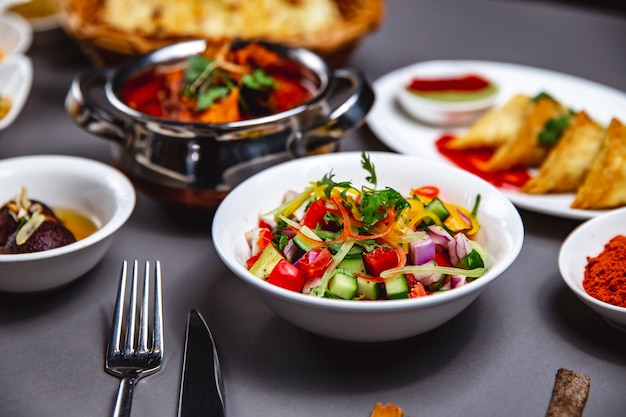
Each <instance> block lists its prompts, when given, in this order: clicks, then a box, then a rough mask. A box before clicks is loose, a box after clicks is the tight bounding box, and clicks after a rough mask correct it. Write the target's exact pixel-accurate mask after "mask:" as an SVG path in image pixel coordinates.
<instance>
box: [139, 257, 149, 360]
mask: <svg viewBox="0 0 626 417" xmlns="http://www.w3.org/2000/svg"><path fill="white" fill-rule="evenodd" d="M149 295H150V262H148V261H146V265H145V270H144V273H143V299H142V303H141V310H140V311H139V320H140V324H139V343H138V346H139V351H140V352H147V351H148V309H149V302H150V297H149Z"/></svg>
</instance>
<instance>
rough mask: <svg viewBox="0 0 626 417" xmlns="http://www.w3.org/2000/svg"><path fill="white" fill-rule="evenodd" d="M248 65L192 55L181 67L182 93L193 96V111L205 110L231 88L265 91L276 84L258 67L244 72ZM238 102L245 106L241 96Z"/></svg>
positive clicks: (246, 104)
mask: <svg viewBox="0 0 626 417" xmlns="http://www.w3.org/2000/svg"><path fill="white" fill-rule="evenodd" d="M248 71H249V68H247V67H244V66H238V65H236V64H232V63H228V65H225V63H224V62H221V61H219V60H217V59H215V60H211V59H208V58H207V57H205V56H201V55H198V56H192V57H190V58H189V59H188V60H187V66H186V68H185V75H184V81H185V87H184V90H183V92H182V94H183V95H184V96H186V97H190V98H195V99H197V105H196V109H197V110H205V109H207V108H209V107H210V106H211V105H212V104H213V103H214V102H216V101H218V100H220V99H223V98H225V97H227V96H228V95H229V94H230V93H231V91H232V90H233V89H234V88H239V89H244V88H245V89H248V90H253V91H266V90H270V89H272V88H275V87H276V86H277V83H276V81H275V80H274V78H273V77H272V76H270V75H268V74H267V73H266V72H265V71H263V70H262V69H260V68H257V69H254V70H253V71H252V72H251V73H247V72H248ZM240 101H241V104H242V105H243V106H244V107H248V103H246V99H245V97H244V95H241V96H240Z"/></svg>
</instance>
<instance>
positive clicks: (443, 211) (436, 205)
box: [424, 197, 450, 224]
mask: <svg viewBox="0 0 626 417" xmlns="http://www.w3.org/2000/svg"><path fill="white" fill-rule="evenodd" d="M424 210H426V211H430V212H432V213H433V214H435V215H436V216H437V217H439V219H440V220H441V221H442V222H443V221H445V220H446V219H447V218H448V217H450V212H449V211H448V209H447V208H446V206H445V205H444V204H443V201H441V200H440V199H439V197H435V198H433V199H432V200H430V203H428V204H427V205H426V207H424ZM426 220H427V222H426V223H428V224H431V223H432V220H431V219H426Z"/></svg>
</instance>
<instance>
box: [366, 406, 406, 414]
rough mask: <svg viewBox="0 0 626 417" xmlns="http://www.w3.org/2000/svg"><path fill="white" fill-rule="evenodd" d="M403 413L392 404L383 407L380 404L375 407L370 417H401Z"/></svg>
mask: <svg viewBox="0 0 626 417" xmlns="http://www.w3.org/2000/svg"><path fill="white" fill-rule="evenodd" d="M403 416H404V413H403V412H402V409H401V408H400V407H398V406H396V405H394V404H391V403H389V404H387V405H385V406H383V405H382V404H381V403H377V404H376V407H374V409H373V410H372V414H370V417H403Z"/></svg>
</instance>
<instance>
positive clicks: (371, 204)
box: [359, 187, 409, 227]
mask: <svg viewBox="0 0 626 417" xmlns="http://www.w3.org/2000/svg"><path fill="white" fill-rule="evenodd" d="M408 205H409V203H408V201H406V199H405V198H404V197H402V195H401V194H400V193H399V192H397V191H396V190H394V189H393V188H389V187H387V188H385V189H384V190H373V189H368V188H364V189H363V191H362V193H361V202H360V204H359V206H360V209H361V214H362V215H363V223H364V226H366V227H369V226H373V225H375V224H376V223H377V222H379V221H380V220H382V219H384V218H386V217H387V211H388V210H389V209H395V210H396V216H398V215H399V214H400V212H401V211H402V210H403V209H404V208H405V207H407V206H408Z"/></svg>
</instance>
